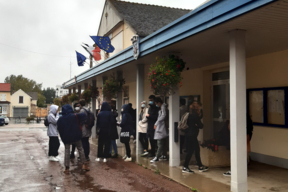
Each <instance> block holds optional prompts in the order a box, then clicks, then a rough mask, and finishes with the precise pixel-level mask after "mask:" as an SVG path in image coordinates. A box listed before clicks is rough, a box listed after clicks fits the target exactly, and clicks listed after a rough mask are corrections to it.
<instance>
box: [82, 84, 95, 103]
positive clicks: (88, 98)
mask: <svg viewBox="0 0 288 192" xmlns="http://www.w3.org/2000/svg"><path fill="white" fill-rule="evenodd" d="M91 97H92V92H91V90H90V87H89V86H88V89H85V90H84V91H83V93H82V94H81V99H84V100H85V101H86V103H90V102H91Z"/></svg>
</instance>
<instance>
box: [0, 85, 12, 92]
mask: <svg viewBox="0 0 288 192" xmlns="http://www.w3.org/2000/svg"><path fill="white" fill-rule="evenodd" d="M0 91H3V92H10V83H0Z"/></svg>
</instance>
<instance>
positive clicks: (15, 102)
mask: <svg viewBox="0 0 288 192" xmlns="http://www.w3.org/2000/svg"><path fill="white" fill-rule="evenodd" d="M31 103H32V97H31V96H30V95H28V94H27V93H25V92H24V91H23V90H21V89H19V90H18V91H16V92H15V93H13V94H12V95H11V106H10V117H14V118H18V117H20V118H26V117H29V116H30V115H31Z"/></svg>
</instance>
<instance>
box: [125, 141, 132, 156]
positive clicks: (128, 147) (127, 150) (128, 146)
mask: <svg viewBox="0 0 288 192" xmlns="http://www.w3.org/2000/svg"><path fill="white" fill-rule="evenodd" d="M124 144H125V148H126V155H127V157H129V158H130V157H131V149H130V144H129V142H127V143H124Z"/></svg>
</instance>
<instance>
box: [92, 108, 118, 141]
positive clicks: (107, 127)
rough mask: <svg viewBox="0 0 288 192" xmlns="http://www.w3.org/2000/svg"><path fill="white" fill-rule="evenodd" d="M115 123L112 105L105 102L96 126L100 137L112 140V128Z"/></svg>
mask: <svg viewBox="0 0 288 192" xmlns="http://www.w3.org/2000/svg"><path fill="white" fill-rule="evenodd" d="M115 121H116V120H115V119H114V116H113V113H112V112H111V107H110V105H109V104H108V103H107V102H103V103H102V106H101V111H100V113H99V114H98V117H97V124H96V126H97V130H98V131H97V132H98V135H99V137H101V138H105V139H111V138H110V137H111V127H112V126H113V125H114V124H115Z"/></svg>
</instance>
